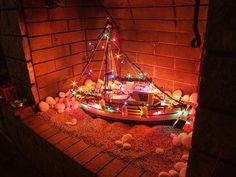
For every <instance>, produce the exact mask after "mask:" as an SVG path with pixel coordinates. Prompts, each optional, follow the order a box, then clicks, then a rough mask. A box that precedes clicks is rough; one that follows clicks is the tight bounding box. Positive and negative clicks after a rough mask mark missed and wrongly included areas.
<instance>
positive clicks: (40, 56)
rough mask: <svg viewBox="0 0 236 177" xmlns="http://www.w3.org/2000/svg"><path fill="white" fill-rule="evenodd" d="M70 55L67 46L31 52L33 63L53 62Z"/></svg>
mask: <svg viewBox="0 0 236 177" xmlns="http://www.w3.org/2000/svg"><path fill="white" fill-rule="evenodd" d="M69 54H70V47H69V45H63V46H58V47H52V48H48V49H44V50H38V51H34V52H32V58H33V62H34V63H39V62H44V61H48V60H53V59H56V58H60V57H63V56H67V55H69Z"/></svg>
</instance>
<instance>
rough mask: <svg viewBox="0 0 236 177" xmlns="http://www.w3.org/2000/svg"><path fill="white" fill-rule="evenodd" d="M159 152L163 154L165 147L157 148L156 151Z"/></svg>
mask: <svg viewBox="0 0 236 177" xmlns="http://www.w3.org/2000/svg"><path fill="white" fill-rule="evenodd" d="M155 152H156V153H157V154H159V155H161V154H164V149H162V148H159V147H158V148H156V151H155Z"/></svg>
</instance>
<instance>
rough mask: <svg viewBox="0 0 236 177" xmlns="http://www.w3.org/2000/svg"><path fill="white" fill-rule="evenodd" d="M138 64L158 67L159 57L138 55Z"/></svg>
mask: <svg viewBox="0 0 236 177" xmlns="http://www.w3.org/2000/svg"><path fill="white" fill-rule="evenodd" d="M137 63H141V64H149V65H156V64H157V56H156V55H147V54H141V53H138V54H137Z"/></svg>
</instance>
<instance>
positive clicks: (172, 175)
mask: <svg viewBox="0 0 236 177" xmlns="http://www.w3.org/2000/svg"><path fill="white" fill-rule="evenodd" d="M169 174H170V176H171V177H179V173H178V172H177V171H175V170H170V171H169Z"/></svg>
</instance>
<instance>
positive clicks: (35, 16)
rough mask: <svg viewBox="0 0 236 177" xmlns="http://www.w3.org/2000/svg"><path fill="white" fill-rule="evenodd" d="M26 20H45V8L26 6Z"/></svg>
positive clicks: (46, 18)
mask: <svg viewBox="0 0 236 177" xmlns="http://www.w3.org/2000/svg"><path fill="white" fill-rule="evenodd" d="M24 13H25V21H26V22H38V21H47V20H48V13H47V8H27V9H25V10H24Z"/></svg>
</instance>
